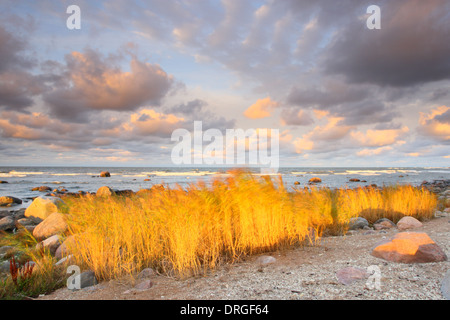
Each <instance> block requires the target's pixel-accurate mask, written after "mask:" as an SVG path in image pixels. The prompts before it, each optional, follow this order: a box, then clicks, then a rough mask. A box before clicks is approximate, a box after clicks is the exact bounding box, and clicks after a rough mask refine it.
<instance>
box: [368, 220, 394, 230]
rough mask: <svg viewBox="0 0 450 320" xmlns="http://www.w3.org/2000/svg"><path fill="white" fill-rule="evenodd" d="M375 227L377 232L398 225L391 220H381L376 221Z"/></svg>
mask: <svg viewBox="0 0 450 320" xmlns="http://www.w3.org/2000/svg"><path fill="white" fill-rule="evenodd" d="M373 227H374V228H375V230H384V229H392V228H395V227H396V224H395V223H393V222H392V221H391V220H389V219H386V218H381V219H379V220H377V221H375V223H374V224H373Z"/></svg>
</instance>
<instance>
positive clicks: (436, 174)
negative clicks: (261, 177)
mask: <svg viewBox="0 0 450 320" xmlns="http://www.w3.org/2000/svg"><path fill="white" fill-rule="evenodd" d="M229 169H230V168H212V167H210V168H205V167H202V168H186V167H179V168H176V167H158V168H155V167H147V168H137V167H122V168H119V167H113V168H105V167H102V168H98V167H0V180H4V181H8V183H7V184H0V196H14V197H17V198H20V199H23V200H25V201H26V200H28V198H31V197H36V196H38V195H41V194H42V193H40V192H36V191H31V188H33V187H38V186H42V185H46V186H49V187H50V188H52V189H56V188H59V187H64V188H66V189H67V190H68V191H71V192H77V191H80V190H82V191H88V192H95V191H97V189H98V188H99V187H101V186H104V185H107V186H109V187H111V188H112V189H117V190H133V191H137V190H139V189H143V188H149V187H151V186H152V185H153V184H159V183H165V184H167V185H169V186H171V187H173V186H175V185H176V184H179V185H181V186H182V187H186V186H187V185H188V184H190V183H195V182H197V181H199V180H202V181H204V182H206V183H209V182H210V181H211V180H212V178H214V177H226V176H227V173H226V172H227V170H229ZM103 170H107V171H109V172H110V173H111V177H110V178H99V177H97V176H98V175H99V174H100V172H101V171H103ZM249 170H251V171H252V172H254V173H255V174H260V170H259V169H257V168H253V169H249ZM277 175H281V177H282V179H283V182H284V183H285V185H286V186H287V187H294V182H295V181H298V182H300V186H304V185H306V184H307V183H308V180H309V179H310V178H312V177H320V178H321V179H322V184H321V185H324V186H328V187H331V188H334V187H345V186H349V187H355V186H357V185H358V184H359V185H370V184H372V183H375V184H377V185H379V186H382V185H393V184H412V185H420V184H421V183H422V181H424V180H427V181H432V180H438V179H450V167H445V168H430V167H428V168H427V167H426V168H420V167H416V168H412V167H405V168H402V167H389V168H388V167H386V168H361V167H359V168H331V167H330V168H325V167H320V168H319V167H312V168H307V167H299V168H287V167H286V168H280V169H279V170H278V173H277ZM351 178H357V179H360V180H366V181H367V182H365V183H364V182H358V183H352V182H349V179H351ZM144 179H150V181H144ZM30 203H31V200H28V201H27V202H24V204H23V206H28V205H29V204H30ZM15 208H17V207H15Z"/></svg>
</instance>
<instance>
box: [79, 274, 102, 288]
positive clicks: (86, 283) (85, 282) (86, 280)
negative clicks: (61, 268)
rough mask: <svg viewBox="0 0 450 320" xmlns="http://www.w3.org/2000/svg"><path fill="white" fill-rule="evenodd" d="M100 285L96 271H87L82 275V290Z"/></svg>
mask: <svg viewBox="0 0 450 320" xmlns="http://www.w3.org/2000/svg"><path fill="white" fill-rule="evenodd" d="M96 284H98V281H97V278H96V277H95V273H94V271H85V272H82V273H81V274H80V288H81V289H83V288H87V287H92V286H95V285H96Z"/></svg>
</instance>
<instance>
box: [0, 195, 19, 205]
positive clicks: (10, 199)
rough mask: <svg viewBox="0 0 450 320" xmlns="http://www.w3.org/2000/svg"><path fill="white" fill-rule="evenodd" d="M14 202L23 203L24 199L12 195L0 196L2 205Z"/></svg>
mask: <svg viewBox="0 0 450 320" xmlns="http://www.w3.org/2000/svg"><path fill="white" fill-rule="evenodd" d="M13 204H22V200H20V199H18V198H14V197H10V196H6V197H0V207H4V206H10V205H13Z"/></svg>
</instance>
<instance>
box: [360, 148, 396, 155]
mask: <svg viewBox="0 0 450 320" xmlns="http://www.w3.org/2000/svg"><path fill="white" fill-rule="evenodd" d="M391 150H392V147H390V146H386V147H380V148H376V149H363V150H361V151H358V152H357V153H356V154H357V155H358V156H360V157H367V156H374V155H380V154H383V153H386V152H388V151H391Z"/></svg>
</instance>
